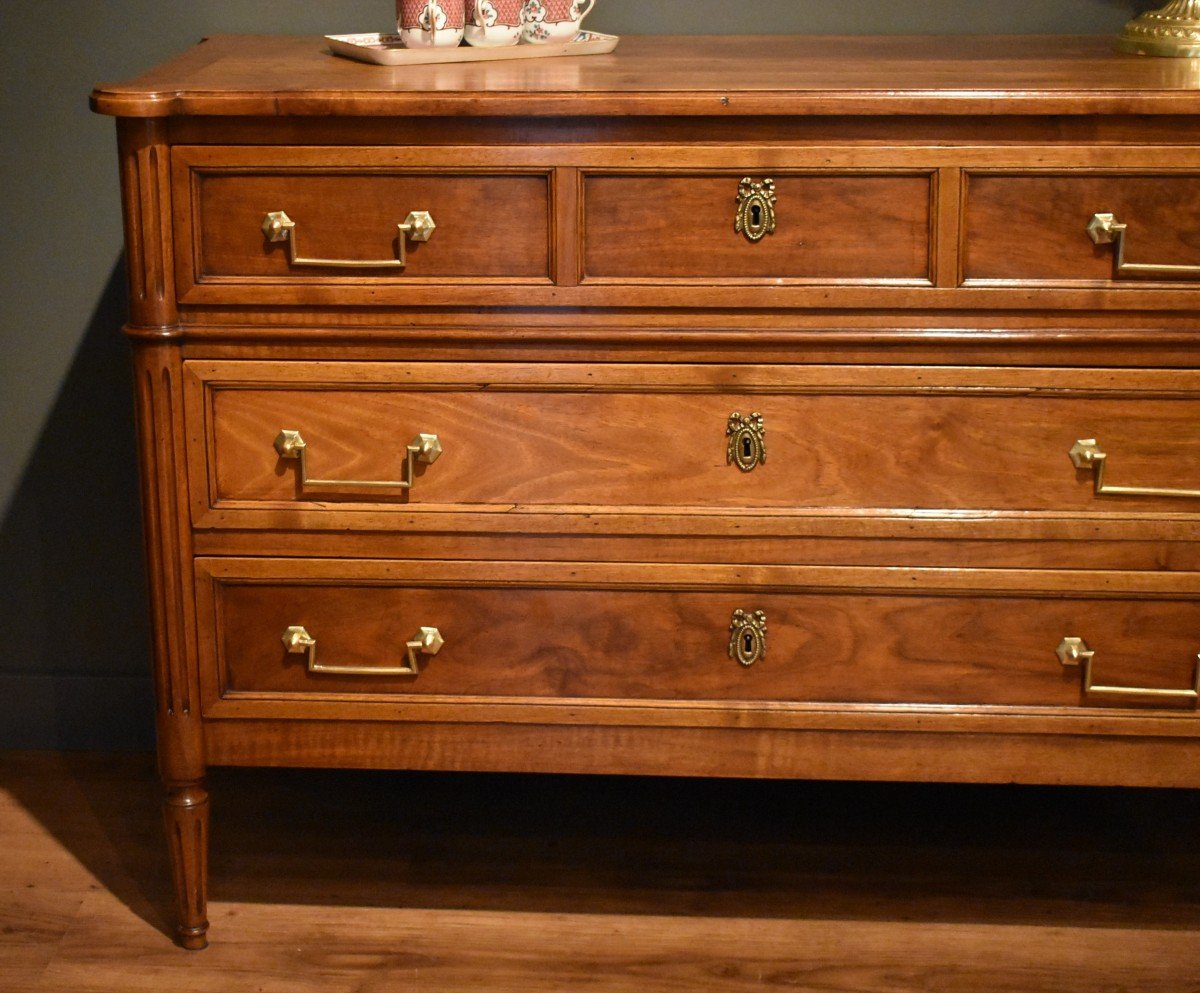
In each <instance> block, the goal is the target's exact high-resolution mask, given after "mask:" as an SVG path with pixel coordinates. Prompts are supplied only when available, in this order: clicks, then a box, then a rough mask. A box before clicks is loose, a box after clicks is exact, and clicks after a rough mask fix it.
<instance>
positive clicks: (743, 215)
mask: <svg viewBox="0 0 1200 993" xmlns="http://www.w3.org/2000/svg"><path fill="white" fill-rule="evenodd" d="M776 199H777V197H776V195H775V180H773V179H764V180H763V181H762V182H761V183H756V182H754V180H753V179H751V178H750V177H749V176H747V177H746V178H745V179H743V180H742V182H741V184H740V185H739V186H738V193H737V202H738V208H737V220H736V222H735V223H734V226H733V229H734V231H736V232H737V233H738V234H744V235H745V236H746V237H747V238H749V239H750V241H761V240H762V239H763V236H764V235H768V234H774V233H775V201H776Z"/></svg>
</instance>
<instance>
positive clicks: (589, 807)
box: [0, 753, 1200, 993]
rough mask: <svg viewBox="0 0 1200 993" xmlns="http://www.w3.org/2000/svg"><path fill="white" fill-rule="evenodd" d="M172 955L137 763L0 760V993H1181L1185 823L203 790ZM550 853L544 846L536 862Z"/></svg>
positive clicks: (957, 802)
mask: <svg viewBox="0 0 1200 993" xmlns="http://www.w3.org/2000/svg"><path fill="white" fill-rule="evenodd" d="M212 787H213V790H214V793H215V794H216V795H217V796H218V797H219V800H220V809H221V811H222V816H221V830H220V831H218V832H217V833H216V834H215V835H214V838H213V863H212V874H211V883H212V902H211V904H210V910H209V912H210V916H211V917H212V920H213V924H214V928H218V929H219V932H220V934H221V935H222V937H223V940H221V941H218V942H215V943H214V944H213V946H212V947H211V948H210V949H209V950H208V951H207V952H205V953H204V954H203V955H198V956H196V955H188V954H186V953H184V952H181V951H179V950H178V949H175V948H172V947H171V946H170V945H169V944H168V943H167V942H166V941H165V940H164V938H163V934H164V933H165V932H169V931H170V928H171V924H170V918H171V908H170V907H169V906H168V905H167V903H166V901H165V900H164V899H163V897H164V895H165V892H166V886H167V876H168V868H167V865H166V860H165V858H164V857H163V852H162V846H161V841H160V836H159V831H158V827H159V825H158V819H157V803H156V799H157V798H156V795H155V794H156V789H155V785H154V772H153V760H152V759H151V758H149V757H147V756H140V755H133V756H100V755H88V754H73V755H54V754H32V753H7V754H3V755H0V878H3V879H4V881H5V882H4V885H3V887H0V985H2V986H3V988H4V989H5V991H6V993H61V991H63V990H68V989H76V990H81V991H88V993H143V991H144V993H159V991H161V990H164V989H171V990H180V991H187V993H228V991H229V990H233V989H252V990H258V991H262V993H295V991H296V990H304V991H309V990H312V991H316V990H321V991H323V993H351V991H355V993H361V991H365V990H372V991H373V990H392V989H397V988H403V989H406V990H412V991H414V993H467V991H471V993H474V991H477V990H479V989H480V988H482V987H486V988H487V989H489V990H496V991H499V993H530V991H532V993H560V991H561V990H562V989H564V988H566V987H570V986H576V985H580V984H583V985H587V986H589V987H591V988H592V989H595V990H603V991H605V993H635V991H636V993H667V991H668V990H677V989H680V988H682V987H686V988H688V989H695V990H702V991H706V993H707V991H710V990H711V991H717V990H729V989H731V988H735V989H736V988H746V989H751V988H753V989H780V990H783V989H787V990H791V991H796V993H826V991H828V990H829V989H831V988H834V989H837V990H840V991H843V993H876V991H880V990H887V991H888V993H924V991H927V990H929V989H931V988H936V989H938V990H945V991H947V993H983V991H988V993H992V991H997V990H1012V991H1014V993H1015V991H1018V990H1019V991H1020V993H1095V991H1096V990H1107V989H1119V988H1126V989H1136V990H1138V991H1139V993H1183V991H1188V993H1190V991H1191V990H1193V989H1194V988H1195V976H1196V973H1197V968H1198V965H1200V958H1198V953H1197V950H1196V949H1197V938H1198V937H1200V900H1198V899H1197V893H1200V862H1198V861H1197V856H1196V851H1195V846H1194V845H1193V844H1192V843H1191V839H1192V832H1191V830H1190V826H1191V825H1193V824H1194V823H1195V820H1196V818H1197V816H1198V815H1200V809H1198V805H1197V802H1196V798H1197V797H1198V796H1200V794H1197V793H1185V792H1170V793H1159V792H1150V791H1138V792H1133V791H1124V790H1103V791H1097V790H1083V789H1071V790H1046V789H1021V788H1013V787H1001V788H995V787H987V788H980V787H946V786H928V785H926V786H914V785H894V786H885V785H857V786H855V785H846V784H814V783H744V782H743V783H739V782H729V781H724V782H722V781H681V780H644V779H617V778H606V777H589V778H582V777H557V776H539V777H529V776H505V777H492V776H478V775H475V776H469V775H428V774H392V773H382V774H381V773H349V772H328V773H314V772H312V771H304V772H281V771H279V770H274V771H270V772H265V771H261V770H217V771H215V772H214V774H213V776H212ZM551 836H552V837H553V842H552V843H548V839H549V838H551Z"/></svg>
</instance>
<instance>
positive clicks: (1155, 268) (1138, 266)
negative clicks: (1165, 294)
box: [1087, 214, 1200, 279]
mask: <svg viewBox="0 0 1200 993" xmlns="http://www.w3.org/2000/svg"><path fill="white" fill-rule="evenodd" d="M1087 233H1088V237H1089V238H1091V239H1092V241H1093V242H1095V243H1096V244H1097V245H1112V246H1114V247H1113V278H1114V279H1116V278H1118V277H1120V276H1137V275H1151V276H1153V275H1158V276H1167V277H1175V278H1182V279H1200V265H1155V264H1152V263H1149V262H1126V261H1125V233H1126V232H1125V225H1124V224H1122V223H1121V222H1120V221H1118V220H1117V219H1116V218H1115V217H1114V216H1113V215H1112V214H1093V215H1092V219H1091V220H1090V221H1088V226H1087Z"/></svg>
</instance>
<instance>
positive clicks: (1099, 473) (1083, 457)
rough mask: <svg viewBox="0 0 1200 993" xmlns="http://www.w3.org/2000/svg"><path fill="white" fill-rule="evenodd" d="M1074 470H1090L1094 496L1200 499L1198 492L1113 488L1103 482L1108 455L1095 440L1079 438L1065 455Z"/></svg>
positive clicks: (1156, 487) (1130, 487) (1156, 488)
mask: <svg viewBox="0 0 1200 993" xmlns="http://www.w3.org/2000/svg"><path fill="white" fill-rule="evenodd" d="M1067 454H1068V455H1069V456H1070V458H1071V464H1072V465H1073V466H1075V468H1076V469H1091V470H1092V488H1093V489H1094V491H1095V493H1096V496H1157V497H1184V498H1187V499H1192V500H1194V499H1197V498H1200V490H1176V489H1168V488H1166V487H1161V486H1113V485H1111V484H1110V483H1107V482H1105V480H1104V470H1105V467H1106V466H1107V465H1108V453H1107V452H1105V451H1104V450H1103V449H1102V448H1101V447H1100V445H1099V443H1098V442H1097V441H1096V439H1095V438H1080V439H1079V440H1078V441H1077V442H1075V444H1074V445H1072V446H1071V450H1070V451H1069V452H1068V453H1067Z"/></svg>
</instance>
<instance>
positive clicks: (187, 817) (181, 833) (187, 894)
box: [163, 783, 208, 951]
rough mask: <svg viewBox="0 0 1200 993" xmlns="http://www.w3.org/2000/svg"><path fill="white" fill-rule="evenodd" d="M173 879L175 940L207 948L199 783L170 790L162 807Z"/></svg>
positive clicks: (204, 801)
mask: <svg viewBox="0 0 1200 993" xmlns="http://www.w3.org/2000/svg"><path fill="white" fill-rule="evenodd" d="M163 819H164V820H165V822H166V828H167V847H168V849H169V850H170V853H171V872H172V875H173V876H174V877H175V909H176V913H177V914H178V930H177V934H178V939H179V944H181V945H182V946H183V947H184V948H188V949H192V950H193V951H197V950H199V949H201V948H204V947H205V946H206V945H207V944H208V938H207V933H208V792H207V790H205V789H204V787H203V786H201V785H200V784H199V783H190V784H188V785H186V786H172V787H170V788H168V790H167V799H166V802H165V803H164V804H163Z"/></svg>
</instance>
